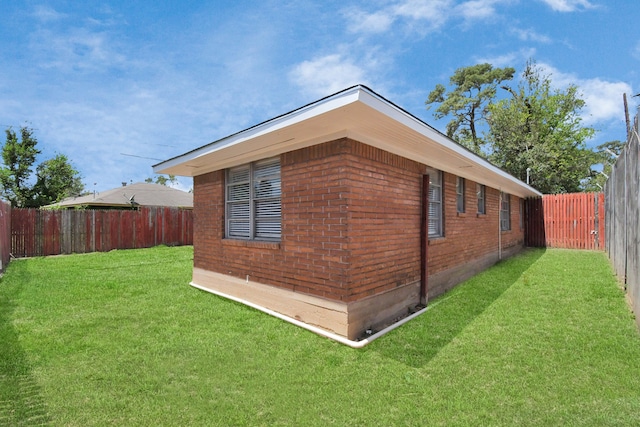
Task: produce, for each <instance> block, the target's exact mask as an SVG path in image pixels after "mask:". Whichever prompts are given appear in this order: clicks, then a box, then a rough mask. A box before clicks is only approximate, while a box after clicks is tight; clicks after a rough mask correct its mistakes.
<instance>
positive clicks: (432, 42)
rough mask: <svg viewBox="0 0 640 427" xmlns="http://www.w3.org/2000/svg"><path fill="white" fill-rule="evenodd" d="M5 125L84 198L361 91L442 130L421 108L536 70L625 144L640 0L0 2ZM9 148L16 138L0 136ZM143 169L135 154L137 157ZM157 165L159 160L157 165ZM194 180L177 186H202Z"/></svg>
mask: <svg viewBox="0 0 640 427" xmlns="http://www.w3.org/2000/svg"><path fill="white" fill-rule="evenodd" d="M0 8H1V10H2V16H3V17H2V21H1V23H0V61H1V64H2V66H0V126H1V127H2V129H3V130H4V129H6V128H7V127H8V126H11V127H13V128H14V129H16V130H17V129H18V128H19V127H20V126H22V125H25V124H27V125H28V126H30V127H32V128H34V129H35V135H36V137H37V138H38V141H39V147H40V149H41V150H42V151H43V154H42V159H41V160H44V159H45V158H49V157H52V156H53V155H55V154H56V153H61V154H66V155H67V156H68V157H69V158H70V159H71V161H72V163H73V164H74V165H75V166H76V168H77V169H78V170H79V171H80V173H81V175H82V177H83V182H84V183H85V184H86V186H87V189H88V190H97V191H102V190H107V189H109V188H113V187H116V186H119V185H121V182H123V181H126V182H131V181H132V182H138V181H143V180H144V179H145V178H147V177H151V176H153V171H152V169H151V165H153V164H155V163H158V161H159V160H165V159H167V158H170V157H173V156H176V155H179V154H182V153H184V152H186V151H189V150H192V149H194V148H197V147H200V146H202V145H204V144H206V143H208V142H211V141H214V140H217V139H219V138H221V137H224V136H227V135H229V134H232V133H235V132H237V131H239V130H242V129H245V128H247V127H249V126H252V125H254V124H256V123H259V122H262V121H264V120H267V119H270V118H272V117H274V116H276V115H279V114H282V113H285V112H288V111H290V110H292V109H294V108H297V107H299V106H302V105H304V104H307V103H309V102H312V101H315V100H317V99H319V98H321V97H324V96H326V95H329V94H332V93H334V92H337V91H339V90H341V89H344V88H346V87H348V86H351V85H353V84H357V83H363V84H366V85H367V86H369V87H370V88H371V89H373V90H374V91H376V92H378V93H379V94H380V95H382V96H384V97H386V98H387V99H389V100H390V101H392V102H394V103H395V104H398V105H399V106H401V107H402V108H404V109H406V110H407V111H409V112H410V113H412V114H413V115H415V116H417V117H419V118H421V119H423V120H425V121H426V122H427V123H429V124H431V125H433V126H435V127H436V128H438V129H440V130H444V128H445V125H446V120H440V121H436V120H435V119H434V118H433V116H432V113H431V112H430V111H427V110H426V108H425V105H424V101H425V100H426V98H427V96H428V94H429V92H430V91H431V90H432V89H433V88H434V87H435V85H436V84H437V83H443V84H445V85H446V84H447V83H448V79H449V77H450V76H451V75H452V74H453V72H454V71H455V70H456V69H457V68H459V67H464V66H468V65H473V64H476V63H480V62H489V63H491V64H493V65H494V66H497V67H505V66H512V67H514V68H516V70H517V72H518V73H519V72H521V71H522V69H523V67H524V65H525V63H526V61H527V60H528V59H534V60H535V61H536V62H537V63H538V65H540V66H542V67H543V68H544V69H545V70H546V72H548V73H549V74H550V76H551V80H552V82H553V84H554V86H556V87H557V88H560V89H561V88H563V87H566V86H567V85H568V84H575V85H577V86H578V87H579V88H580V90H581V93H582V95H583V99H585V100H586V102H587V107H586V108H585V109H584V110H583V112H582V117H583V120H584V123H586V124H588V125H590V126H593V127H595V128H596V129H597V130H598V131H599V132H598V133H597V135H596V137H595V138H594V139H593V140H591V141H590V142H589V145H591V146H595V145H597V144H600V143H602V142H606V141H609V140H613V139H619V140H624V139H625V125H624V113H623V103H622V94H623V93H625V92H626V93H627V96H628V97H629V102H630V110H631V115H632V117H633V115H634V114H635V112H636V106H637V104H638V100H640V98H632V97H631V95H634V94H636V93H638V92H640V82H639V78H640V76H639V71H638V70H640V30H639V28H640V27H639V26H638V22H640V7H639V6H638V4H637V2H636V0H468V1H462V0H369V1H351V0H339V1H333V0H323V1H306V0H299V1H271V0H262V1H255V2H251V1H242V0H235V1H221V0H217V1H212V2H204V1H202V2H200V1H163V2H159V1H129V0H127V1H120V0H118V1H115V0H113V1H101V2H95V1H90V0H89V1H82V2H78V1H70V0H69V1H56V0H52V1H46V2H38V1H15V0H12V1H8V0H0ZM2 142H4V135H3V136H2ZM136 156H137V157H136ZM154 159H158V160H154ZM191 185H192V183H191V179H181V180H180V186H181V187H182V188H184V189H188V188H190V187H191Z"/></svg>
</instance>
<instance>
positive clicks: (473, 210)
mask: <svg viewBox="0 0 640 427" xmlns="http://www.w3.org/2000/svg"><path fill="white" fill-rule="evenodd" d="M443 175H444V200H445V203H444V209H445V212H444V218H445V225H444V237H442V238H437V239H431V240H430V241H429V274H435V273H438V272H441V271H444V270H448V269H450V268H453V267H456V266H459V265H461V264H464V263H466V262H469V261H470V260H473V259H476V258H480V257H482V256H483V255H488V254H490V253H492V252H497V251H498V247H499V238H498V230H499V217H500V191H498V190H496V189H494V188H490V187H486V193H485V206H486V210H485V212H486V214H485V215H478V214H477V210H478V209H477V206H478V199H477V195H476V183H475V182H474V181H470V180H466V181H465V202H466V203H465V205H466V206H465V207H466V209H465V213H458V212H457V208H456V176H455V175H452V174H449V173H444V174H443ZM510 200H511V230H510V231H502V232H501V240H502V248H503V249H507V248H510V247H513V246H515V245H517V244H520V245H522V244H523V242H524V230H522V229H520V220H519V198H518V197H516V196H511V199H510Z"/></svg>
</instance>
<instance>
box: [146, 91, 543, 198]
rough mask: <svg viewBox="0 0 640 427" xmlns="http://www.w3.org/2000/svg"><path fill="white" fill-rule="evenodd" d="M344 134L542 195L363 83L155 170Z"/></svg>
mask: <svg viewBox="0 0 640 427" xmlns="http://www.w3.org/2000/svg"><path fill="white" fill-rule="evenodd" d="M344 137H348V138H351V139H354V140H356V141H359V142H362V143H364V144H368V145H371V146H374V147H377V148H380V149H382V150H385V151H388V152H391V153H394V154H397V155H399V156H402V157H406V158H408V159H412V160H415V161H417V162H420V163H423V164H425V165H427V166H431V167H434V168H437V169H440V170H443V171H445V172H449V173H452V174H454V175H457V176H461V177H464V178H467V179H470V180H472V181H475V182H478V183H480V184H485V185H487V186H490V187H493V188H497V189H499V190H502V191H505V192H507V193H510V194H514V195H517V196H520V197H533V196H541V195H542V194H541V193H540V192H539V191H537V190H536V189H534V188H533V187H530V186H529V185H527V184H525V183H524V182H522V181H520V180H519V179H517V178H515V177H513V176H511V175H509V174H508V173H506V172H505V171H503V170H501V169H500V168H498V167H496V166H494V165H493V164H491V163H490V162H488V161H487V160H486V159H484V158H482V157H480V156H478V155H476V154H475V153H473V152H471V151H469V150H467V149H466V148H465V147H463V146H461V145H459V144H457V143H456V142H454V141H453V140H451V139H450V138H449V137H447V136H445V135H444V134H442V133H440V132H438V131H437V130H435V129H434V128H433V127H431V126H429V125H428V124H426V123H425V122H423V121H422V120H420V119H418V118H417V117H415V116H413V115H412V114H410V113H408V112H407V111H405V110H403V109H402V108H400V107H398V106H397V105H395V104H393V103H392V102H390V101H388V100H386V99H385V98H383V97H382V96H380V95H378V94H377V93H375V92H374V91H372V90H371V89H369V88H367V87H366V86H362V85H357V86H353V87H350V88H348V89H345V90H343V91H341V92H338V93H336V94H334V95H331V96H328V97H326V98H323V99H320V100H318V101H316V102H313V103H311V104H308V105H305V106H304V107H301V108H298V109H297V110H293V111H291V112H289V113H286V114H283V115H281V116H278V117H275V118H273V119H271V120H267V121H266V122H263V123H260V124H258V125H255V126H253V127H250V128H248V129H245V130H243V131H240V132H238V133H235V134H233V135H230V136H227V137H225V138H222V139H220V140H218V141H215V142H212V143H210V144H207V145H205V146H203V147H200V148H197V149H195V150H193V151H189V152H187V153H185V154H183V155H180V156H177V157H174V158H172V159H169V160H166V161H164V162H162V163H158V164H157V165H154V167H153V170H154V172H155V173H163V174H172V175H180V176H198V175H202V174H205V173H208V172H213V171H216V170H220V169H225V168H229V167H232V166H236V165H240V164H244V163H248V162H252V161H256V160H260V159H263V158H266V157H271V156H275V155H278V154H282V153H286V152H288V151H292V150H297V149H300V148H304V147H309V146H312V145H316V144H320V143H323V142H327V141H332V140H335V139H339V138H344Z"/></svg>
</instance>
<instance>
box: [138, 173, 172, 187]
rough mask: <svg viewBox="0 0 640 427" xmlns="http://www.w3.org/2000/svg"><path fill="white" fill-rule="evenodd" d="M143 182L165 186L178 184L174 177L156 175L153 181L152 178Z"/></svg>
mask: <svg viewBox="0 0 640 427" xmlns="http://www.w3.org/2000/svg"><path fill="white" fill-rule="evenodd" d="M144 182H146V183H147V184H160V185H165V186H166V185H169V184H175V183H176V182H178V179H177V178H176V177H175V175H169V177H168V178H167V177H166V176H164V175H156V179H155V181H154V180H153V178H147V179H145V180H144Z"/></svg>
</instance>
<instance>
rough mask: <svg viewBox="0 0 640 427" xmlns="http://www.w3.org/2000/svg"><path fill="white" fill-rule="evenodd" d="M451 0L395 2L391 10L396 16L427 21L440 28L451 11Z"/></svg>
mask: <svg viewBox="0 0 640 427" xmlns="http://www.w3.org/2000/svg"><path fill="white" fill-rule="evenodd" d="M453 6H454V5H453V2H452V1H451V0H404V1H401V2H397V3H396V5H395V6H392V8H391V10H392V11H393V14H394V15H396V16H400V17H404V18H410V19H414V20H418V21H428V22H430V23H432V24H433V25H435V26H438V27H439V26H441V25H442V24H444V22H445V21H446V20H447V19H448V15H449V13H451V10H452V9H453Z"/></svg>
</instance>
